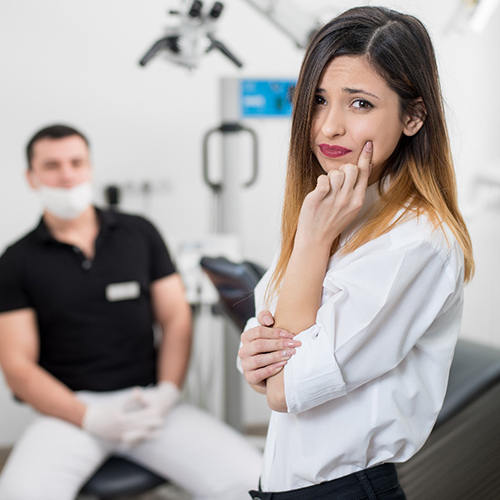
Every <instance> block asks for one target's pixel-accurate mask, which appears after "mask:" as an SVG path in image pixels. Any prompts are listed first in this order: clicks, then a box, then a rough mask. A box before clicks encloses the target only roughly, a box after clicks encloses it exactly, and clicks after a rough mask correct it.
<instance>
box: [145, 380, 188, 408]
mask: <svg viewBox="0 0 500 500" xmlns="http://www.w3.org/2000/svg"><path fill="white" fill-rule="evenodd" d="M180 397H181V391H180V390H179V388H178V387H177V386H176V385H175V384H174V383H173V382H166V381H162V382H158V384H156V385H155V386H154V387H150V388H147V389H143V390H142V393H141V397H140V402H141V404H142V405H144V407H145V408H147V409H149V410H151V412H154V413H156V414H157V415H160V416H162V417H164V416H165V415H166V414H167V413H168V412H169V411H170V410H171V409H172V408H173V407H174V406H175V405H176V404H177V402H178V401H179V399H180Z"/></svg>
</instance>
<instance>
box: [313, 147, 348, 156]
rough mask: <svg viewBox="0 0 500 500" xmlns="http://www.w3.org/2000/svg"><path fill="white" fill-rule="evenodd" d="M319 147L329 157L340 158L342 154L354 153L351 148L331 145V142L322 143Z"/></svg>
mask: <svg viewBox="0 0 500 500" xmlns="http://www.w3.org/2000/svg"><path fill="white" fill-rule="evenodd" d="M319 149H320V150H321V152H322V153H323V154H324V155H325V156H326V157H328V158H340V157H341V156H345V155H347V154H349V153H352V150H350V149H347V148H343V147H342V146H335V145H333V146H331V145H330V144H320V145H319Z"/></svg>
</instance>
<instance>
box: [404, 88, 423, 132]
mask: <svg viewBox="0 0 500 500" xmlns="http://www.w3.org/2000/svg"><path fill="white" fill-rule="evenodd" d="M426 117H427V110H426V109H425V104H424V100H423V99H422V98H421V97H417V98H416V99H414V100H413V101H412V102H411V103H410V106H409V109H408V111H407V113H406V114H405V119H404V121H403V125H404V127H403V134H404V135H406V136H408V137H411V136H413V135H415V134H416V133H417V132H418V131H419V130H420V129H421V128H422V125H423V124H424V122H425V118H426Z"/></svg>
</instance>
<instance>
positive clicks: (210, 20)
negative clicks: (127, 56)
mask: <svg viewBox="0 0 500 500" xmlns="http://www.w3.org/2000/svg"><path fill="white" fill-rule="evenodd" d="M181 7H182V8H181V9H179V10H172V11H170V12H169V13H170V15H172V16H177V17H178V18H179V21H180V22H179V24H178V25H177V26H175V27H169V28H167V33H166V35H165V36H164V37H163V38H160V39H159V40H157V41H156V42H155V43H154V44H153V46H152V47H151V48H150V49H149V50H148V51H147V52H146V54H145V55H144V57H143V58H142V59H141V60H140V61H139V64H140V65H141V66H145V65H146V64H147V63H148V62H149V61H150V60H151V59H152V58H153V57H154V56H156V55H157V54H158V53H162V54H163V55H164V56H165V57H166V58H167V59H168V60H170V61H172V62H174V63H177V64H179V65H181V66H184V67H186V68H189V69H194V68H196V67H197V66H198V63H199V61H200V59H201V58H202V57H203V55H204V54H206V53H207V52H210V51H212V50H213V49H216V50H218V51H220V52H222V54H224V55H225V56H226V57H227V58H228V59H230V60H231V61H232V62H233V63H234V64H235V65H236V66H238V67H239V68H241V67H242V66H243V63H242V62H241V61H240V60H239V59H238V58H237V57H236V56H235V55H234V54H233V53H232V52H231V51H230V50H229V49H228V47H227V46H226V45H224V44H223V43H222V42H221V41H220V40H217V38H215V24H216V22H217V20H218V19H219V17H220V15H221V13H222V11H223V9H224V6H223V4H222V3H221V2H215V3H214V4H213V5H212V7H211V8H210V9H209V10H205V9H204V8H203V3H202V2H201V1H200V0H194V1H193V2H183V5H182V6H181Z"/></svg>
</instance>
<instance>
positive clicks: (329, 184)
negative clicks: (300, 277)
mask: <svg viewBox="0 0 500 500" xmlns="http://www.w3.org/2000/svg"><path fill="white" fill-rule="evenodd" d="M372 155H373V146H372V143H371V142H370V141H369V142H367V143H366V144H365V146H364V148H363V150H362V151H361V154H360V156H359V159H358V164H357V165H354V164H352V163H346V164H344V165H341V166H340V168H339V169H338V170H331V171H330V172H328V175H320V176H319V177H318V182H317V184H316V188H315V189H314V190H313V191H311V192H310V193H309V194H308V195H307V196H306V198H305V199H304V203H303V204H302V209H301V211H300V216H299V223H298V227H297V235H296V237H295V241H296V242H300V241H304V242H307V243H308V244H310V243H312V242H314V243H316V244H319V245H323V244H324V245H326V246H328V247H329V246H331V244H332V243H333V241H334V240H335V238H336V237H337V236H338V235H339V234H340V233H341V232H342V231H343V230H344V229H345V228H346V227H347V226H348V225H349V224H350V223H351V222H352V221H353V220H354V218H355V217H356V215H357V213H358V212H359V210H360V209H361V207H362V206H363V202H364V199H365V192H366V188H367V186H368V178H369V176H370V164H371V159H372Z"/></svg>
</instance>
